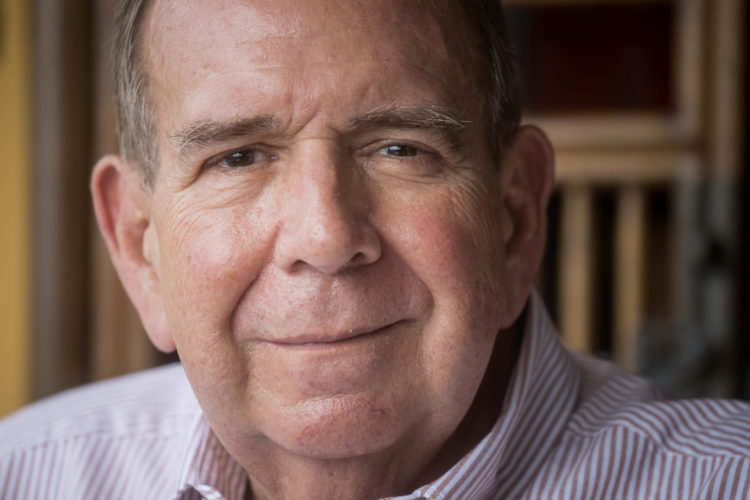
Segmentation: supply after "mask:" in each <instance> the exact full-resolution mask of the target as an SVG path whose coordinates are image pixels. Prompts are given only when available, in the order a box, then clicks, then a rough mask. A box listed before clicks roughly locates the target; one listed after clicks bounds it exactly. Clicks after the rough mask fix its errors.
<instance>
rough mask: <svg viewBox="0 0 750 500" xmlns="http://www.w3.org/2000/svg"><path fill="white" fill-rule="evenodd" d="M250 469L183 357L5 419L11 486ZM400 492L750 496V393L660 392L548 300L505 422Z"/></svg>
mask: <svg viewBox="0 0 750 500" xmlns="http://www.w3.org/2000/svg"><path fill="white" fill-rule="evenodd" d="M246 487H247V475H246V473H245V471H244V470H243V469H242V467H241V466H240V465H239V464H238V463H237V462H235V461H234V460H233V459H232V457H231V456H230V455H229V454H228V453H227V451H226V450H225V449H224V447H223V446H222V445H221V443H220V442H219V440H218V439H217V438H216V436H215V435H214V433H213V432H212V431H211V428H210V427H209V425H208V423H207V422H206V420H205V418H204V417H203V414H202V413H201V410H200V407H199V406H198V403H197V402H196V400H195V397H194V396H193V393H192V391H191V390H190V386H189V384H188V382H187V380H186V379H185V376H184V373H183V371H182V369H181V367H180V366H179V365H172V366H168V367H163V368H158V369H155V370H150V371H147V372H143V373H139V374H136V375H130V376H127V377H122V378H120V379H116V380H113V381H108V382H103V383H97V384H92V385H89V386H85V387H83V388H79V389H75V390H73V391H68V392H67V393H63V394H61V395H59V396H55V397H53V398H50V399H47V400H44V401H41V402H39V403H36V404H34V405H32V406H30V407H28V408H26V409H23V410H21V411H19V412H17V413H16V414H14V415H12V416H11V417H9V418H7V419H5V421H3V422H2V423H0V498H3V499H5V498H8V499H11V498H12V499H16V498H24V499H26V498H44V499H52V498H64V499H68V498H75V499H88V498H91V499H100V498H138V499H152V498H153V499H169V498H176V499H183V500H184V499H226V500H241V499H242V498H243V496H244V494H245V489H246ZM398 498H399V499H421V498H423V499H430V500H432V499H453V498H455V499H493V498H494V499H501V498H502V499H505V498H508V499H514V498H525V499H557V498H560V499H568V498H569V499H589V498H590V499H599V498H608V499H609V498H626V499H641V498H644V499H646V498H674V499H679V500H683V499H688V498H696V499H697V498H705V499H738V500H739V499H743V500H745V499H748V498H750V405H748V404H747V403H743V402H738V401H728V400H686V401H660V400H659V396H658V392H657V391H656V390H655V389H654V387H653V386H652V385H651V384H650V383H648V382H647V381H645V380H643V379H641V378H639V377H636V376H634V375H631V374H628V373H625V372H623V371H621V370H619V369H617V368H616V367H614V365H612V364H610V363H607V362H604V361H600V360H596V359H593V358H591V357H588V356H584V355H577V354H571V353H569V352H568V351H566V350H565V348H564V347H563V346H562V345H561V344H560V342H559V340H558V337H557V334H556V332H555V330H554V327H553V325H552V324H551V322H550V320H549V318H548V317H547V314H546V312H545V310H544V306H543V304H542V303H541V300H540V299H539V298H538V297H537V296H536V295H534V296H533V297H532V298H531V303H530V307H529V308H528V314H527V322H526V328H525V332H524V340H523V344H522V348H521V352H520V356H519V359H518V361H517V365H516V367H515V369H514V372H513V376H512V379H511V381H510V386H509V388H508V390H507V392H506V395H505V401H504V403H503V409H502V412H501V414H500V416H499V418H498V420H497V422H496V423H495V426H494V427H493V429H492V430H491V431H490V432H489V434H487V435H486V436H485V437H484V438H483V439H482V441H481V442H480V443H478V444H477V445H476V446H475V448H474V449H473V450H472V451H471V452H469V453H468V454H467V455H466V456H464V457H463V458H462V459H461V460H460V461H459V462H458V463H456V464H455V465H454V466H453V467H452V468H451V469H449V470H448V471H447V472H446V473H445V474H443V476H442V477H440V478H438V479H437V480H435V481H433V482H432V483H430V484H427V485H424V486H422V487H420V488H418V489H417V490H416V491H414V492H412V493H411V494H409V495H405V496H402V497H398Z"/></svg>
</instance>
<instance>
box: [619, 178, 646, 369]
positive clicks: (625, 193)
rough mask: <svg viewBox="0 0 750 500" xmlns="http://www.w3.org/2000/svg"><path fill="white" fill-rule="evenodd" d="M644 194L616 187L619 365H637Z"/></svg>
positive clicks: (643, 263) (642, 267)
mask: <svg viewBox="0 0 750 500" xmlns="http://www.w3.org/2000/svg"><path fill="white" fill-rule="evenodd" d="M645 210H646V209H645V195H644V192H643V188H642V187H638V186H635V185H632V186H625V187H623V188H621V189H620V191H619V193H618V196H617V214H616V216H615V218H616V221H615V269H614V273H615V294H614V339H613V340H614V342H613V344H614V357H615V361H616V362H617V364H618V365H620V366H621V367H623V368H625V369H628V370H632V371H635V370H636V369H637V367H638V359H637V355H638V330H639V328H640V326H641V322H642V318H643V293H644V289H643V271H644V266H645V255H644V243H645V241H644V239H645V230H646V227H645Z"/></svg>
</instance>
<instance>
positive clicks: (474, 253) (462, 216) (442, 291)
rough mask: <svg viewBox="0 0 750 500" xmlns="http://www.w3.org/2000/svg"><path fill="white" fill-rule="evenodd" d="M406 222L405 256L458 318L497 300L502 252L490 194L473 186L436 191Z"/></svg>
mask: <svg viewBox="0 0 750 500" xmlns="http://www.w3.org/2000/svg"><path fill="white" fill-rule="evenodd" d="M402 220H404V227H406V228H407V229H406V230H403V231H401V234H400V235H399V236H400V238H401V244H402V245H404V250H403V251H402V253H403V254H404V257H405V258H406V259H407V260H408V263H409V265H410V267H412V269H414V270H415V272H416V273H417V274H418V275H419V276H420V278H421V279H422V280H423V281H424V282H425V284H426V285H427V286H428V288H430V290H431V291H432V293H433V295H434V296H435V299H436V301H438V302H440V301H445V302H447V303H449V304H453V305H452V306H451V307H452V308H454V309H455V311H453V312H454V313H455V314H458V313H460V311H462V310H466V311H475V310H476V308H477V306H478V305H479V304H480V303H483V302H486V301H493V300H494V299H495V297H496V296H497V292H498V284H499V283H500V282H502V261H503V248H502V236H501V228H500V216H499V207H498V205H497V204H496V203H495V202H494V198H493V197H492V196H491V195H490V193H488V192H486V190H484V189H482V188H481V187H478V188H477V187H472V186H460V187H454V188H451V189H446V190H443V191H440V192H436V193H434V194H432V195H430V196H423V197H422V199H421V201H420V202H419V203H418V204H416V205H414V206H413V208H411V209H410V210H406V211H405V213H404V214H403V219H402ZM459 306H462V307H459Z"/></svg>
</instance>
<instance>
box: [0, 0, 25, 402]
mask: <svg viewBox="0 0 750 500" xmlns="http://www.w3.org/2000/svg"><path fill="white" fill-rule="evenodd" d="M28 15H29V12H28V6H27V3H26V1H25V0H10V1H2V2H0V95H2V96H3V97H2V104H1V105H0V106H2V113H0V158H2V159H3V165H2V168H0V214H2V217H1V218H0V235H2V238H0V283H2V286H1V287H0V318H2V323H0V352H2V354H3V360H2V363H0V416H2V415H4V414H6V413H8V412H10V411H12V410H14V409H16V408H18V407H19V406H21V405H22V404H23V403H25V402H26V401H28V400H29V398H30V386H31V380H30V379H31V377H30V375H31V367H30V356H29V353H30V339H29V337H30V333H31V331H30V325H29V312H30V304H29V302H30V300H29V299H30V297H29V293H30V290H29V281H30V279H29V278H30V265H31V262H30V259H29V255H30V254H31V242H30V238H29V233H30V228H29V225H30V222H31V221H30V218H31V217H30V214H29V206H30V201H29V184H30V182H31V176H30V175H29V172H30V170H31V164H30V161H29V142H30V130H29V125H30V123H29V115H30V104H31V103H30V96H29V88H30V86H31V75H30V58H31V54H30V50H29V45H28V43H27V40H28V38H29V36H30V33H29V30H30V25H29V19H28Z"/></svg>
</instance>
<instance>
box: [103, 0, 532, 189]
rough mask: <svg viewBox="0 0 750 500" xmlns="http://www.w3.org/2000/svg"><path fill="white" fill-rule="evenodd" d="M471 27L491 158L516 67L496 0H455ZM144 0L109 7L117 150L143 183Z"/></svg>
mask: <svg viewBox="0 0 750 500" xmlns="http://www.w3.org/2000/svg"><path fill="white" fill-rule="evenodd" d="M460 4H461V7H462V9H463V10H464V12H465V14H466V15H467V17H468V19H469V21H470V22H472V23H474V26H475V28H476V29H477V32H478V35H479V39H480V43H481V46H482V51H483V53H484V61H485V63H484V73H485V75H484V79H485V83H484V86H485V88H484V91H485V94H486V97H487V109H488V115H487V116H488V120H489V123H488V124H487V125H488V127H487V131H488V134H489V135H488V142H489V145H490V147H491V149H492V152H493V153H494V155H495V157H496V158H497V157H499V154H500V152H501V151H502V149H503V148H504V146H505V145H506V144H507V143H508V142H509V141H510V139H511V138H512V137H513V136H514V134H515V133H516V130H517V129H518V125H519V122H520V119H521V105H520V91H519V81H518V70H517V65H516V56H515V51H514V48H513V44H512V42H511V40H510V36H509V33H508V28H507V26H506V23H505V18H504V15H503V10H502V7H501V5H500V0H461V2H460ZM147 7H148V0H119V1H118V2H117V5H116V6H115V32H114V43H113V51H114V53H113V61H114V73H115V75H114V76H115V78H114V80H115V118H116V121H117V136H118V139H119V141H120V153H121V154H122V156H123V158H124V159H125V160H126V161H127V162H128V163H130V164H133V165H137V166H138V167H139V168H140V169H141V173H142V178H143V183H144V186H146V187H150V186H151V185H152V183H153V181H154V177H155V175H156V167H157V164H158V148H157V141H156V131H155V124H154V113H153V107H152V106H151V103H150V102H149V95H148V78H147V75H146V72H145V70H144V68H143V50H142V47H141V31H142V28H143V18H144V16H145V11H146V8H147Z"/></svg>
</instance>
